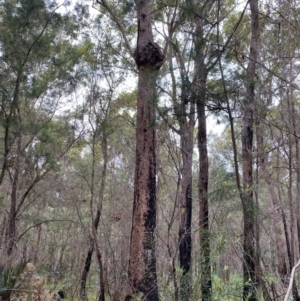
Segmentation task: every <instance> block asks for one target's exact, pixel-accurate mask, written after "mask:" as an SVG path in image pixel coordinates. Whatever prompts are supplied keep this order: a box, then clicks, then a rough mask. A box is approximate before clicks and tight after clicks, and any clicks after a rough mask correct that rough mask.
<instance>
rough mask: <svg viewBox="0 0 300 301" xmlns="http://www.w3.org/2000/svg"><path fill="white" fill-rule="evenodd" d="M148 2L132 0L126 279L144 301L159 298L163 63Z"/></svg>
mask: <svg viewBox="0 0 300 301" xmlns="http://www.w3.org/2000/svg"><path fill="white" fill-rule="evenodd" d="M150 4H151V1H149V0H148V1H147V0H138V1H136V7H137V19H138V39H137V48H136V51H135V61H136V64H137V66H138V96H137V126H136V167H135V181H134V203H133V217H132V231H131V241H130V258H129V270H128V274H129V281H130V284H131V287H132V289H133V291H134V293H141V294H142V295H143V298H144V300H146V301H157V300H159V296H158V289H157V276H156V257H155V237H154V236H155V235H154V231H155V227H156V150H155V112H156V101H157V99H156V98H157V95H156V79H157V75H158V70H159V69H160V67H161V66H162V63H163V55H162V53H161V50H160V48H159V46H158V45H157V44H156V43H154V40H153V34H152V28H151V9H150Z"/></svg>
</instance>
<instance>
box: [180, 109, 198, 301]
mask: <svg viewBox="0 0 300 301" xmlns="http://www.w3.org/2000/svg"><path fill="white" fill-rule="evenodd" d="M182 106H184V107H185V104H184V103H182ZM191 107H192V110H194V107H193V105H192V104H191ZM185 111H186V110H185ZM185 111H184V112H185ZM185 113H186V112H185ZM190 114H191V116H190V120H189V121H188V120H187V117H186V114H184V116H182V118H181V120H180V143H181V156H182V174H181V176H182V181H181V195H180V221H179V264H180V268H181V269H182V277H181V281H180V299H181V300H182V301H186V300H189V296H190V293H191V284H190V282H191V277H190V273H189V272H190V268H191V253H192V237H191V226H192V164H193V148H194V137H193V133H194V117H193V116H194V113H193V112H191V113H190Z"/></svg>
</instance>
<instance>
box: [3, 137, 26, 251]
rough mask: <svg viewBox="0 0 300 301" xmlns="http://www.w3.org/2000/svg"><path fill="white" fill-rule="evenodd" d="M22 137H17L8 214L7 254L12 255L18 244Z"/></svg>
mask: <svg viewBox="0 0 300 301" xmlns="http://www.w3.org/2000/svg"><path fill="white" fill-rule="evenodd" d="M21 146H22V138H21V136H19V137H18V138H17V153H16V157H15V161H14V164H13V166H11V167H12V169H13V172H12V188H11V198H10V210H9V216H8V223H7V230H6V242H7V246H6V248H7V249H6V251H7V255H8V256H11V255H12V253H13V250H14V248H15V244H16V218H17V199H18V185H19V173H20V156H21Z"/></svg>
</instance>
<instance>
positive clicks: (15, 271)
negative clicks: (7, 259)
mask: <svg viewBox="0 0 300 301" xmlns="http://www.w3.org/2000/svg"><path fill="white" fill-rule="evenodd" d="M25 267H26V263H20V264H18V265H17V266H15V267H10V268H4V267H0V300H2V301H9V300H10V298H11V295H12V293H13V291H14V288H15V285H16V282H17V280H18V278H19V277H20V275H21V274H22V273H23V271H24V269H25Z"/></svg>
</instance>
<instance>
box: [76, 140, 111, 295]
mask: <svg viewBox="0 0 300 301" xmlns="http://www.w3.org/2000/svg"><path fill="white" fill-rule="evenodd" d="M101 150H102V155H103V167H102V174H101V182H100V190H99V197H98V204H97V212H96V217H95V219H94V222H93V227H94V229H93V231H92V233H93V237H92V238H90V245H89V249H88V252H87V256H86V259H85V262H84V267H83V270H82V273H81V282H80V292H79V293H80V298H81V300H86V281H87V277H88V274H89V271H90V268H91V263H92V257H93V253H94V248H95V239H97V238H96V233H97V230H98V226H99V222H100V217H101V211H102V204H103V198H104V189H105V181H106V172H107V162H108V149H107V138H106V136H105V134H104V137H103V140H102V143H101ZM96 247H97V246H96ZM96 251H97V259H98V264H99V269H100V288H101V293H100V298H104V281H103V275H102V272H103V268H102V267H101V264H102V256H101V252H100V247H99V245H98V247H97V250H96ZM102 289H103V292H102ZM101 300H104V299H101Z"/></svg>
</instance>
